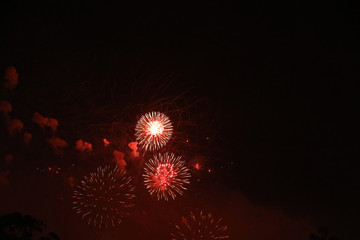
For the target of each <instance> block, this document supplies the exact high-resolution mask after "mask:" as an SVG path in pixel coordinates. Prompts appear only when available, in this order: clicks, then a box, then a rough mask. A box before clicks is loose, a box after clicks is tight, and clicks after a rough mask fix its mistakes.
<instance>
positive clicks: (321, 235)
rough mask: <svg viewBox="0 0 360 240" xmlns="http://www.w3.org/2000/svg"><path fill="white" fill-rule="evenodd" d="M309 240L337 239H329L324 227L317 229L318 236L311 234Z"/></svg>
mask: <svg viewBox="0 0 360 240" xmlns="http://www.w3.org/2000/svg"><path fill="white" fill-rule="evenodd" d="M310 240H339V239H338V238H337V237H329V230H328V228H326V227H319V228H318V235H315V234H311V235H310Z"/></svg>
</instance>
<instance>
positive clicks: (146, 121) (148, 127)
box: [135, 112, 173, 151]
mask: <svg viewBox="0 0 360 240" xmlns="http://www.w3.org/2000/svg"><path fill="white" fill-rule="evenodd" d="M172 132H173V127H172V124H171V122H170V119H169V118H168V117H167V116H166V115H165V114H163V113H160V112H150V113H147V114H145V115H143V116H141V117H140V120H139V121H138V122H137V124H136V127H135V136H136V141H137V142H138V144H139V147H140V148H143V149H145V150H149V151H153V150H158V149H160V148H162V147H163V146H165V145H166V143H167V142H168V141H169V139H170V138H171V135H172Z"/></svg>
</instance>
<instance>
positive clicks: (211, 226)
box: [171, 210, 229, 240]
mask: <svg viewBox="0 0 360 240" xmlns="http://www.w3.org/2000/svg"><path fill="white" fill-rule="evenodd" d="M221 220H222V219H221V218H220V219H215V218H214V217H213V215H212V214H211V213H204V212H203V211H198V210H196V211H195V212H190V216H187V217H182V219H181V221H179V223H178V224H176V225H174V229H175V230H174V232H173V233H171V239H172V240H186V239H193V240H205V239H206V240H216V239H226V238H229V236H228V235H227V233H226V230H227V228H228V227H227V226H224V225H222V224H221V223H220V222H221Z"/></svg>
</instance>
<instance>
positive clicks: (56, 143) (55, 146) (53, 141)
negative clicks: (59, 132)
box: [46, 137, 68, 151]
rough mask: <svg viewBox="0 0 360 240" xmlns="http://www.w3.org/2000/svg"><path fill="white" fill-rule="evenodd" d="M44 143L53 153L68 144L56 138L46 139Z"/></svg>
mask: <svg viewBox="0 0 360 240" xmlns="http://www.w3.org/2000/svg"><path fill="white" fill-rule="evenodd" d="M46 141H47V142H48V143H49V144H50V146H51V147H52V148H53V149H54V150H55V151H59V150H60V149H61V148H64V147H66V146H67V145H68V143H67V142H66V141H65V140H63V139H61V138H58V137H51V138H48V139H46Z"/></svg>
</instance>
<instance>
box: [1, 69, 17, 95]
mask: <svg viewBox="0 0 360 240" xmlns="http://www.w3.org/2000/svg"><path fill="white" fill-rule="evenodd" d="M18 78H19V74H18V73H17V72H16V68H15V67H13V66H11V67H8V68H7V69H6V71H5V76H4V79H5V83H4V89H5V90H12V89H14V88H15V87H16V86H17V84H18Z"/></svg>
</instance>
